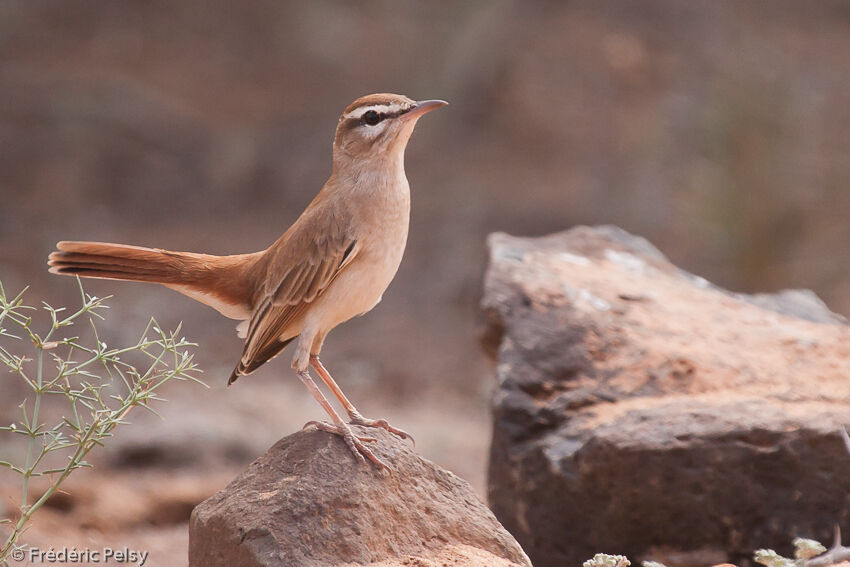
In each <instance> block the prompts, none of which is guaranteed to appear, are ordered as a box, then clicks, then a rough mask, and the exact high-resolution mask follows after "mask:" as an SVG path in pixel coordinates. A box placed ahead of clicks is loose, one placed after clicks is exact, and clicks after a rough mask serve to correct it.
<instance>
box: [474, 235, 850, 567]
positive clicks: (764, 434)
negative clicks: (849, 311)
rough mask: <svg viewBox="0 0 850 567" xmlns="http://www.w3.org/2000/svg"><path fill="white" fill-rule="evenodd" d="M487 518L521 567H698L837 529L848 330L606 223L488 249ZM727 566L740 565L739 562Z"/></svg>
mask: <svg viewBox="0 0 850 567" xmlns="http://www.w3.org/2000/svg"><path fill="white" fill-rule="evenodd" d="M482 306H483V313H484V315H485V317H486V320H487V330H486V333H485V336H484V344H485V346H486V348H487V349H488V350H489V351H490V353H491V354H492V355H493V357H494V358H495V361H496V378H497V381H498V386H497V391H496V393H495V397H494V434H493V444H492V452H491V463H490V474H489V498H490V504H491V506H492V508H493V510H494V512H495V513H496V516H497V517H498V518H499V519H500V520H501V521H502V523H503V524H504V525H505V527H506V528H508V529H509V530H510V531H511V533H512V534H513V535H514V536H515V537H516V538H517V540H518V541H519V542H520V543H521V544H522V545H523V547H524V548H525V550H526V552H528V554H529V556H530V557H531V559H532V560H533V561H534V564H535V566H536V567H556V566H557V567H560V566H562V565H580V564H581V562H582V561H583V560H584V559H587V558H588V557H591V556H592V555H593V554H594V553H596V552H605V553H616V554H627V555H629V558H630V559H631V560H632V564H633V565H635V564H638V563H637V562H638V561H639V560H640V559H656V560H659V561H664V562H666V563H667V564H668V565H670V566H671V567H672V566H673V565H687V564H698V565H710V564H711V563H712V562H714V563H723V562H724V561H725V560H728V559H731V560H737V559H741V558H747V559H748V558H749V557H751V556H752V551H753V550H754V549H755V548H757V547H772V548H775V549H777V550H778V551H781V552H785V553H786V555H787V554H789V553H790V549H789V548H790V545H791V540H792V538H793V537H795V536H803V537H814V538H820V539H822V540H823V541H825V542H827V543H828V542H830V541H831V540H832V530H833V526H834V525H836V524H840V525H841V526H842V527H843V528H844V531H845V533H846V532H847V531H850V455H848V452H847V450H846V448H845V447H844V444H843V442H842V438H841V434H840V427H841V425H842V424H844V425H848V426H850V327H848V326H847V325H846V324H844V322H843V321H844V320H843V318H842V317H840V316H838V315H836V314H833V313H830V312H829V310H828V309H826V307H825V306H824V305H823V303H821V302H820V300H819V299H818V298H817V297H816V296H815V295H814V294H813V293H811V292H808V291H793V292H783V293H781V294H774V295H758V296H746V295H742V294H734V293H731V292H728V291H725V290H722V289H720V288H718V287H716V286H713V285H712V284H710V283H709V282H707V281H706V280H704V279H702V278H699V277H697V276H694V275H691V274H688V273H686V272H684V271H682V270H680V269H678V268H676V267H675V266H674V265H673V264H671V263H670V262H669V261H668V260H667V259H666V258H665V257H664V256H663V255H662V254H661V253H660V252H659V251H658V250H656V249H655V248H654V247H653V246H652V245H651V244H649V243H648V242H647V241H646V240H644V239H642V238H638V237H634V236H632V235H630V234H628V233H626V232H625V231H622V230H620V229H617V228H615V227H598V228H588V227H579V228H575V229H573V230H569V231H567V232H564V233H560V234H555V235H552V236H548V237H544V238H513V237H510V236H508V235H505V234H495V235H492V236H491V238H490V266H489V269H488V272H487V276H486V281H485V291H484V298H483V302H482ZM739 564H740V563H739Z"/></svg>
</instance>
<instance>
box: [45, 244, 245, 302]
mask: <svg viewBox="0 0 850 567" xmlns="http://www.w3.org/2000/svg"><path fill="white" fill-rule="evenodd" d="M56 248H57V250H56V251H55V252H53V253H52V254H50V256H49V257H48V261H47V263H48V265H49V266H50V270H49V271H50V273H52V274H61V275H66V276H80V277H84V278H106V279H113V280H126V281H137V282H153V283H159V284H165V285H167V286H168V287H171V288H173V289H175V290H177V291H180V292H181V293H185V294H186V295H189V296H190V297H193V298H194V299H197V300H198V301H201V302H202V303H206V304H208V305H211V306H213V307H214V308H216V309H218V310H219V311H222V308H221V307H224V308H225V311H227V309H226V307H227V306H228V305H229V306H250V305H251V303H252V296H253V294H254V289H253V285H252V281H253V280H252V278H251V277H250V273H251V271H252V270H253V269H254V268H255V267H256V264H257V261H259V260H261V254H260V253H255V254H241V255H236V256H212V255H209V254H195V253H192V252H172V251H170V250H160V249H158V248H144V247H142V246H129V245H127V244H111V243H108V242H69V241H63V242H59V243H58V244H57V245H56ZM198 294H202V295H201V296H198ZM213 300H215V301H213ZM216 302H224V304H226V305H222V306H219V305H215V304H214V303H216ZM225 311H222V312H223V313H224V312H225ZM225 314H226V315H228V316H233V315H232V314H227V313H225Z"/></svg>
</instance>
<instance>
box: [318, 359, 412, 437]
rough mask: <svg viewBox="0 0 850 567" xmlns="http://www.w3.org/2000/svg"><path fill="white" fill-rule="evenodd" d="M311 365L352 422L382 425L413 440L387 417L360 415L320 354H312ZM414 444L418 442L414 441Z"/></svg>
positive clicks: (391, 431) (367, 425) (373, 425)
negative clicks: (375, 417) (370, 417)
mask: <svg viewBox="0 0 850 567" xmlns="http://www.w3.org/2000/svg"><path fill="white" fill-rule="evenodd" d="M310 366H312V367H313V368H315V369H316V372H318V373H319V377H320V378H321V379H322V381H323V382H324V383H325V384H326V385H327V387H328V388H330V390H331V392H333V395H334V396H336V399H337V400H339V403H340V404H342V407H344V408H345V411H346V412H347V413H348V417H349V418H350V419H351V422H350V423H353V424H355V425H363V426H366V427H380V428H381V429H386V430H387V431H389V432H390V433H392V434H394V435H398V436H399V437H401V438H402V439H410V440H411V441H413V437H411V435H410V434H409V433H408V432H406V431H404V430H403V429H397V428H395V427H393V426H392V425H390V424H389V423H387V420H386V419H368V418H365V417H363V416H362V415H360V412H359V411H357V408H355V407H354V404H352V403H351V402H350V401H349V400H348V398H347V397H346V396H345V394H344V393H343V392H342V389H341V388H340V387H339V386H338V385H337V383H336V382H335V381H334V379H333V378H332V377H331V374H330V372H328V369H327V368H325V366H324V365H323V364H322V361H321V360H319V356H318V355H316V354H311V355H310ZM413 443H414V445H415V444H416V442H415V441H413Z"/></svg>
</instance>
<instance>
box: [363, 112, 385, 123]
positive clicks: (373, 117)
mask: <svg viewBox="0 0 850 567" xmlns="http://www.w3.org/2000/svg"><path fill="white" fill-rule="evenodd" d="M380 121H381V115H380V114H378V113H377V112H375V111H374V110H369V111H367V112H366V113H365V114H363V122H365V123H366V124H368V125H369V126H374V125H375V124H377V123H378V122H380Z"/></svg>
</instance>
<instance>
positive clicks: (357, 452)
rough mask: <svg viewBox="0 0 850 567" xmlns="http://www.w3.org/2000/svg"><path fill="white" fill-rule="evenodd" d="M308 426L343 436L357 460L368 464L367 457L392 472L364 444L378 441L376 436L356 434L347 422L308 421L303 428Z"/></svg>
mask: <svg viewBox="0 0 850 567" xmlns="http://www.w3.org/2000/svg"><path fill="white" fill-rule="evenodd" d="M308 427H315V428H316V429H318V430H319V431H326V432H328V433H333V434H334V435H339V436H340V437H342V440H343V441H345V444H346V445H348V448H349V449H350V450H351V452H352V453H354V456H355V457H356V458H357V460H358V461H360V462H361V463H362V464H366V459H369V460H370V461H372V463H373V464H374V465H375V466H377V467H379V468H382V469H384V470H385V471H387V472H389V473H392V471H391V470H390V467H388V466H387V464H386V463H385V462H384V461H382V460H381V459H379V458H378V457H376V456H375V454H374V453H373V452H372V451H371V449H369V448H368V447H366V445H364V444H363V443H374V442H376V441H377V439H375V438H374V437H361V436H359V435H355V434H354V432H353V431H352V430H351V428H350V427H349V426H348V425H346V424H341V425H334V424H333V423H328V422H326V421H308V422H307V423H305V424H304V427H303V428H302V429H306V428H308ZM364 457H365V458H364Z"/></svg>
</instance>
